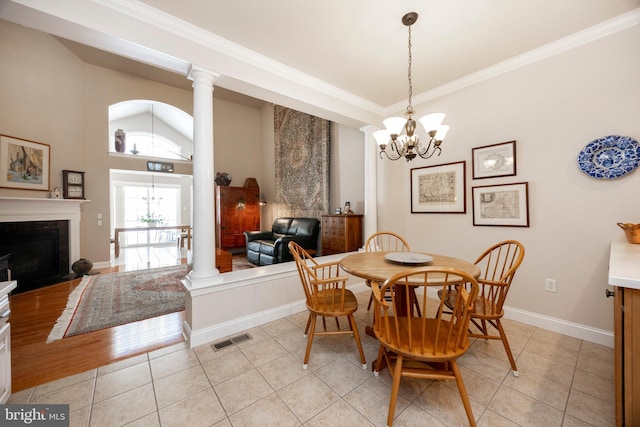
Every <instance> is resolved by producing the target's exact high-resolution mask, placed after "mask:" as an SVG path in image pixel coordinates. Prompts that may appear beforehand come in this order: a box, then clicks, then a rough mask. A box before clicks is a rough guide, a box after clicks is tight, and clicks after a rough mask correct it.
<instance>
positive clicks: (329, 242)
mask: <svg viewBox="0 0 640 427" xmlns="http://www.w3.org/2000/svg"><path fill="white" fill-rule="evenodd" d="M362 218H363V215H322V255H331V254H339V253H343V252H352V251H357V250H358V249H359V248H361V247H362Z"/></svg>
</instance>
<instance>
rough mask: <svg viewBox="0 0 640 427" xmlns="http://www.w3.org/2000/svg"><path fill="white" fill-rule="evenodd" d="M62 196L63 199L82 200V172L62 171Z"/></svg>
mask: <svg viewBox="0 0 640 427" xmlns="http://www.w3.org/2000/svg"><path fill="white" fill-rule="evenodd" d="M62 195H63V197H64V198H65V199H84V198H85V197H84V172H77V171H68V170H63V171H62Z"/></svg>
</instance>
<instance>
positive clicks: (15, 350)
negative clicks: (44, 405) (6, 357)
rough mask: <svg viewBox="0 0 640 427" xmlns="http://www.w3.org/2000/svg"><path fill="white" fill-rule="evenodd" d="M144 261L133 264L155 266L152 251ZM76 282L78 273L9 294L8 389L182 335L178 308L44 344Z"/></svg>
mask: <svg viewBox="0 0 640 427" xmlns="http://www.w3.org/2000/svg"><path fill="white" fill-rule="evenodd" d="M122 258H123V259H125V257H122ZM165 261H166V259H165ZM171 262H172V263H174V264H179V263H185V262H186V259H184V258H182V259H181V258H180V256H179V255H178V256H177V259H176V257H174V260H173V261H171ZM144 264H145V266H142V267H138V268H149V267H154V266H159V265H157V264H155V262H154V260H153V257H152V258H151V259H148V260H147V261H146V262H144ZM154 264H155V265H154ZM165 265H166V264H165ZM130 269H136V268H129V267H127V264H121V265H120V266H118V267H115V268H113V269H106V270H100V271H102V272H109V271H124V270H130ZM79 283H80V279H76V280H73V281H70V282H65V283H60V284H57V285H53V286H48V287H46V288H42V289H36V290H33V291H29V292H24V293H21V294H17V295H13V296H11V316H10V319H9V321H10V322H11V374H12V391H13V392H17V391H20V390H24V389H26V388H29V387H34V386H36V385H40V384H44V383H47V382H49V381H53V380H57V379H60V378H64V377H67V376H69V375H73V374H77V373H80V372H84V371H86V370H89V369H94V368H98V367H100V366H104V365H107V364H109V363H112V362H115V361H118V360H122V359H126V358H128V357H131V356H135V355H138V354H142V353H146V352H148V351H152V350H156V349H158V348H162V347H166V346H168V345H172V344H176V343H179V342H182V341H183V338H182V323H183V320H184V312H179V313H172V314H168V315H165V316H160V317H155V318H152V319H147V320H142V321H140V322H135V323H130V324H127V325H122V326H117V327H114V328H109V329H103V330H100V331H95V332H90V333H86V334H81V335H76V336H73V337H69V338H64V339H61V340H57V341H53V342H51V343H49V344H47V342H46V340H47V337H48V335H49V332H50V331H51V329H52V328H53V325H54V324H55V322H56V320H57V319H58V317H59V316H60V314H61V313H62V311H63V310H64V308H65V306H66V304H67V299H68V297H69V294H70V293H71V292H72V291H73V289H75V287H76V286H77V285H78V284H79Z"/></svg>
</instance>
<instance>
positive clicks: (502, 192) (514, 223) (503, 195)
mask: <svg viewBox="0 0 640 427" xmlns="http://www.w3.org/2000/svg"><path fill="white" fill-rule="evenodd" d="M528 184H529V183H527V182H518V183H515V184H502V185H486V186H481V187H472V189H471V190H472V193H473V225H488V226H501V227H528V226H529V186H528Z"/></svg>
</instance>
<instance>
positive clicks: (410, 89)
mask: <svg viewBox="0 0 640 427" xmlns="http://www.w3.org/2000/svg"><path fill="white" fill-rule="evenodd" d="M411 65H412V56H411V25H409V70H408V71H407V77H408V79H409V107H407V110H408V111H411V112H413V106H412V101H411V100H412V98H413V83H412V81H411Z"/></svg>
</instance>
